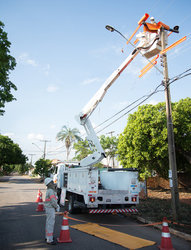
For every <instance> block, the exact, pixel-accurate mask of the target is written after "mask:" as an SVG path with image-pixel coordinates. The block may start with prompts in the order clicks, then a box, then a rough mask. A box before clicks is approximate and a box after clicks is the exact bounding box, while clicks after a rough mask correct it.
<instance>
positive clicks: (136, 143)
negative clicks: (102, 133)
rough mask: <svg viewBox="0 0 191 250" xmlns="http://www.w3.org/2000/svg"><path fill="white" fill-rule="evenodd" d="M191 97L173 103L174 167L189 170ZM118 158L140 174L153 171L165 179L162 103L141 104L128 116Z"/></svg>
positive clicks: (165, 155)
mask: <svg viewBox="0 0 191 250" xmlns="http://www.w3.org/2000/svg"><path fill="white" fill-rule="evenodd" d="M190 107H191V99H190V98H186V99H183V100H180V101H179V102H177V103H172V116H173V123H174V135H175V147H176V159H177V169H178V170H179V171H184V172H186V173H191V161H190V158H191V147H190V145H191V109H190ZM118 158H119V160H120V162H121V164H122V165H123V166H124V167H136V168H138V169H139V172H140V173H147V174H148V173H151V172H152V171H153V170H154V171H156V172H157V173H158V174H159V175H160V176H162V177H165V178H167V177H168V170H169V160H168V140H167V125H166V108H165V103H159V104H157V105H155V106H153V105H143V106H140V107H139V108H138V111H136V112H135V113H134V114H131V115H129V117H128V122H127V126H126V127H125V129H124V131H123V133H122V134H121V135H120V136H119V144H118Z"/></svg>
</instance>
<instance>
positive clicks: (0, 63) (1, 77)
mask: <svg viewBox="0 0 191 250" xmlns="http://www.w3.org/2000/svg"><path fill="white" fill-rule="evenodd" d="M3 28H4V24H3V23H2V22H1V21H0V115H3V114H4V112H5V111H4V107H5V103H6V102H11V101H13V100H15V98H14V96H13V95H12V93H11V90H12V89H13V90H17V87H16V86H15V85H14V84H13V83H12V82H11V81H10V80H9V74H10V71H11V70H14V68H15V66H16V60H15V58H14V57H12V56H11V55H10V50H9V48H10V45H11V43H10V42H9V41H8V38H7V33H6V32H5V31H3Z"/></svg>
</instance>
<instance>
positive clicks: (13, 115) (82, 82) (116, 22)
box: [0, 0, 191, 163]
mask: <svg viewBox="0 0 191 250" xmlns="http://www.w3.org/2000/svg"><path fill="white" fill-rule="evenodd" d="M145 13H148V14H149V15H150V17H154V18H155V21H156V22H159V21H162V22H163V23H165V24H167V25H169V26H170V27H171V28H173V27H174V26H176V25H178V26H180V32H179V34H175V33H174V34H172V35H171V36H169V39H168V46H169V45H170V44H172V43H174V42H175V41H177V40H179V39H180V38H182V37H183V36H185V35H187V40H186V41H184V42H183V43H182V44H180V45H178V46H177V47H175V48H174V49H172V50H170V51H169V52H168V53H167V60H168V73H169V78H173V77H175V76H177V75H179V74H180V73H182V72H184V71H185V70H187V69H189V68H191V63H190V54H191V42H190V33H191V28H190V27H191V2H190V1H189V0H182V1H180V0H169V1H165V0H152V1H150V0H146V1H139V0H137V1H130V0H117V1H116V0H96V1H93V0H89V1H88V0H70V1H66V0H0V20H1V21H2V22H3V23H4V24H5V27H4V31H5V32H7V33H8V40H9V41H10V42H11V48H10V53H11V55H12V56H13V57H15V59H16V61H17V66H16V68H15V70H14V71H12V72H11V73H10V76H9V77H10V80H11V81H12V82H13V83H14V84H15V85H16V86H17V88H18V90H17V91H12V93H13V95H14V96H15V97H16V99H17V100H16V101H13V102H11V103H7V104H6V106H5V114H4V115H3V116H0V134H2V135H7V136H9V137H10V138H11V139H12V140H13V141H14V142H15V143H17V144H19V146H20V147H21V149H22V150H23V153H24V154H25V155H27V156H28V159H29V161H32V163H34V162H35V161H36V160H38V159H39V158H40V157H42V155H43V152H44V145H45V143H44V140H47V143H46V158H48V159H59V160H65V159H66V152H65V147H64V143H63V142H59V141H57V140H56V135H57V133H58V132H59V131H60V130H61V128H62V126H63V125H66V126H68V127H70V128H78V129H79V131H80V132H81V135H82V137H83V138H84V136H85V133H84V130H83V127H82V126H81V125H80V124H78V122H77V121H76V119H75V116H76V115H78V114H79V113H80V112H81V110H82V108H83V107H84V106H85V105H86V104H87V103H88V101H89V100H90V99H91V98H92V97H93V95H94V94H95V93H96V91H97V90H98V89H99V88H100V87H101V85H102V84H103V83H104V81H105V80H106V79H107V78H108V77H109V76H110V75H111V74H112V72H113V71H114V70H116V69H117V68H118V67H119V66H120V65H121V63H122V62H123V61H124V60H125V58H126V57H127V56H128V55H129V54H130V53H131V52H132V51H133V50H134V48H133V47H132V46H131V45H130V44H128V45H126V41H125V39H124V38H122V37H121V36H120V35H119V34H118V33H117V32H113V33H111V32H109V31H108V30H106V29H105V26H106V25H111V26H113V27H114V28H115V29H116V30H118V31H120V32H121V33H122V34H123V35H124V36H125V37H127V38H129V37H130V36H131V34H132V33H133V31H134V30H135V29H136V27H137V25H138V24H137V23H138V21H139V20H140V19H141V17H142V16H143V15H144V14H145ZM148 21H149V19H148ZM140 31H142V28H140ZM135 39H136V37H135ZM135 39H134V40H135ZM134 40H132V41H134ZM147 63H148V62H147V61H146V59H145V58H143V57H142V56H141V55H138V56H137V57H136V58H135V59H134V61H133V62H132V63H131V64H130V65H129V66H128V67H127V68H126V69H125V71H124V72H123V74H121V76H120V77H119V78H118V79H117V80H116V82H115V83H114V84H113V85H112V87H111V88H110V89H109V90H108V92H107V94H106V96H105V98H104V99H103V101H102V102H101V103H100V104H99V105H98V107H97V108H96V110H95V111H94V113H93V114H92V115H91V117H90V119H91V122H92V124H93V126H95V127H96V126H98V125H100V124H101V123H102V122H104V121H105V120H106V119H108V118H110V117H111V116H113V115H114V114H116V113H117V112H119V111H121V110H122V109H123V108H125V107H126V106H128V105H130V104H131V103H132V102H134V101H136V100H137V99H139V98H140V97H142V96H144V95H148V94H149V93H151V92H152V91H154V89H155V88H156V87H157V86H158V85H159V84H160V83H161V82H162V80H163V75H162V74H161V73H160V72H159V71H158V70H156V69H155V68H154V69H152V70H150V71H149V72H148V73H147V74H146V75H145V76H144V77H142V78H139V77H138V76H139V74H140V70H141V69H142V68H143V67H144V66H145V65H146V64H147ZM157 67H158V69H160V70H161V71H163V68H162V67H161V63H160V59H159V60H158V63H157ZM190 81H191V79H190V76H188V77H185V78H183V79H181V80H178V81H175V82H174V83H173V84H171V86H170V91H171V100H172V102H177V101H179V100H180V99H183V98H186V97H190V95H191V84H190ZM158 102H165V94H164V92H163V91H161V92H159V93H156V94H155V95H153V96H152V97H151V98H149V99H148V100H147V101H146V102H145V103H144V104H157V103H158ZM128 110H129V109H126V110H125V112H127V111H128ZM135 111H136V108H135V109H134V110H132V111H131V113H132V112H135ZM128 114H129V113H128ZM128 114H126V115H124V116H123V117H122V118H120V119H119V120H118V121H116V122H113V120H115V119H116V118H117V117H115V118H114V119H113V120H109V122H108V123H104V124H103V125H102V126H100V127H99V128H97V129H95V131H96V132H99V131H100V130H101V131H100V132H99V133H97V135H98V136H100V135H102V134H104V135H106V136H110V135H111V133H110V132H112V131H113V135H115V136H117V135H119V134H120V133H122V132H123V130H124V128H125V126H126V124H127V118H128ZM120 115H122V113H120ZM110 123H111V124H110ZM106 126H107V128H105V129H104V127H106ZM73 156H74V153H73V152H72V153H71V157H73Z"/></svg>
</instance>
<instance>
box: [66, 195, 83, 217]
mask: <svg viewBox="0 0 191 250" xmlns="http://www.w3.org/2000/svg"><path fill="white" fill-rule="evenodd" d="M74 203H75V196H74V195H70V197H69V202H68V212H69V213H70V214H77V213H80V212H81V209H80V208H79V207H76V206H75V205H74Z"/></svg>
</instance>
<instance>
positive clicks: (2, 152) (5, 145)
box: [0, 135, 27, 173]
mask: <svg viewBox="0 0 191 250" xmlns="http://www.w3.org/2000/svg"><path fill="white" fill-rule="evenodd" d="M26 161H27V157H26V156H25V155H24V154H23V153H22V150H21V149H20V147H19V145H18V144H16V143H14V142H13V141H12V140H11V139H10V138H9V137H8V136H3V135H0V167H1V170H2V172H4V173H10V172H12V171H13V170H14V166H12V165H16V164H21V165H24V164H25V163H26Z"/></svg>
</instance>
